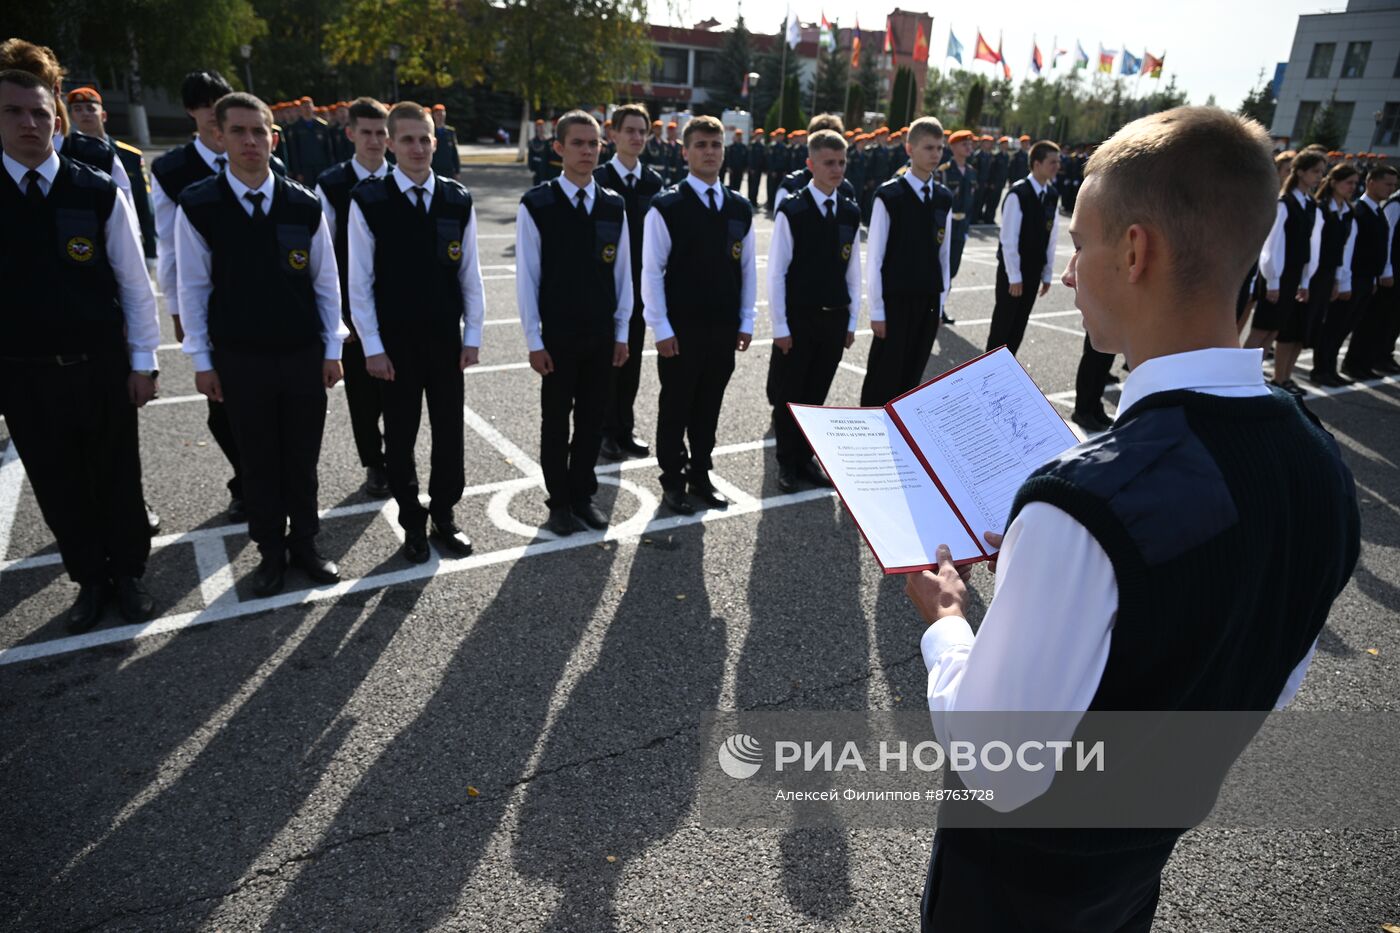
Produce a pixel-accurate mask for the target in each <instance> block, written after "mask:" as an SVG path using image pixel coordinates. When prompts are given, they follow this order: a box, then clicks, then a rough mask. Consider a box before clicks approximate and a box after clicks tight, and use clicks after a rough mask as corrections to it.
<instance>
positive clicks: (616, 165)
mask: <svg viewBox="0 0 1400 933" xmlns="http://www.w3.org/2000/svg"><path fill="white" fill-rule="evenodd" d="M608 164H609V165H611V166H612V168H613V171H614V172H617V177H618V178H621V179H622V185H623V187H624V188H625V187H627V176H629V175H630V176H632V184H633V185H636V184H639V183H640V182H641V180H642V160H641V159H638V160H637V164H636V165H634V166H632V167H631V168H628V167H627V166H625V165H623V164H622V160H621V159H619V158H618V157H617V156H613V157H612V158H611V159H609V160H608ZM561 177H562V176H561ZM621 193H622V192H620V191H619V192H618V194H621Z"/></svg>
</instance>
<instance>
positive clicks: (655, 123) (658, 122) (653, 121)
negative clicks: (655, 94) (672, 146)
mask: <svg viewBox="0 0 1400 933" xmlns="http://www.w3.org/2000/svg"><path fill="white" fill-rule="evenodd" d="M651 125H652V126H660V125H661V121H660V120H652V121H651Z"/></svg>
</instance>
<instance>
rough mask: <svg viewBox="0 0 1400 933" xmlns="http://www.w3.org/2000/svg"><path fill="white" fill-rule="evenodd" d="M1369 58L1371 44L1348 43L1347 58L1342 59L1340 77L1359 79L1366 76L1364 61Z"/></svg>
mask: <svg viewBox="0 0 1400 933" xmlns="http://www.w3.org/2000/svg"><path fill="white" fill-rule="evenodd" d="M1370 57H1371V43H1369V42H1348V43H1347V57H1346V58H1344V59H1342V77H1343V78H1360V77H1364V76H1365V74H1366V59H1368V58H1370Z"/></svg>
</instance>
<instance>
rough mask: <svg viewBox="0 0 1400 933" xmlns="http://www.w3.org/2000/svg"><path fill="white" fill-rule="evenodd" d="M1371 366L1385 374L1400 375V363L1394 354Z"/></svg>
mask: <svg viewBox="0 0 1400 933" xmlns="http://www.w3.org/2000/svg"><path fill="white" fill-rule="evenodd" d="M1371 368H1372V369H1374V370H1375V371H1376V372H1378V373H1380V374H1382V375H1385V376H1400V363H1397V362H1395V357H1393V356H1387V357H1386V358H1385V359H1383V360H1381V361H1380V362H1379V363H1377V364H1376V365H1374V366H1372V367H1371Z"/></svg>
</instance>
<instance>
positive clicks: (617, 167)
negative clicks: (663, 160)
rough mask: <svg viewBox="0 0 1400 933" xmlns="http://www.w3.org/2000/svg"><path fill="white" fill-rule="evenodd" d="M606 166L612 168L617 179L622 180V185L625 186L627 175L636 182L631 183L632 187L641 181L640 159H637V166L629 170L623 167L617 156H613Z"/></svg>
mask: <svg viewBox="0 0 1400 933" xmlns="http://www.w3.org/2000/svg"><path fill="white" fill-rule="evenodd" d="M608 164H609V165H611V166H612V167H613V171H614V172H617V177H618V178H621V179H622V183H623V184H624V185H625V184H627V176H628V175H631V176H632V177H633V178H635V179H636V180H637V181H634V182H632V184H634V185H635V184H636V183H637V182H638V181H641V180H642V162H641V160H640V159H638V160H637V164H636V165H634V166H632V167H631V168H630V169H629V168H628V167H627V166H625V165H623V164H622V160H621V159H619V158H618V157H617V156H613V157H612V158H611V159H609V160H608Z"/></svg>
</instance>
